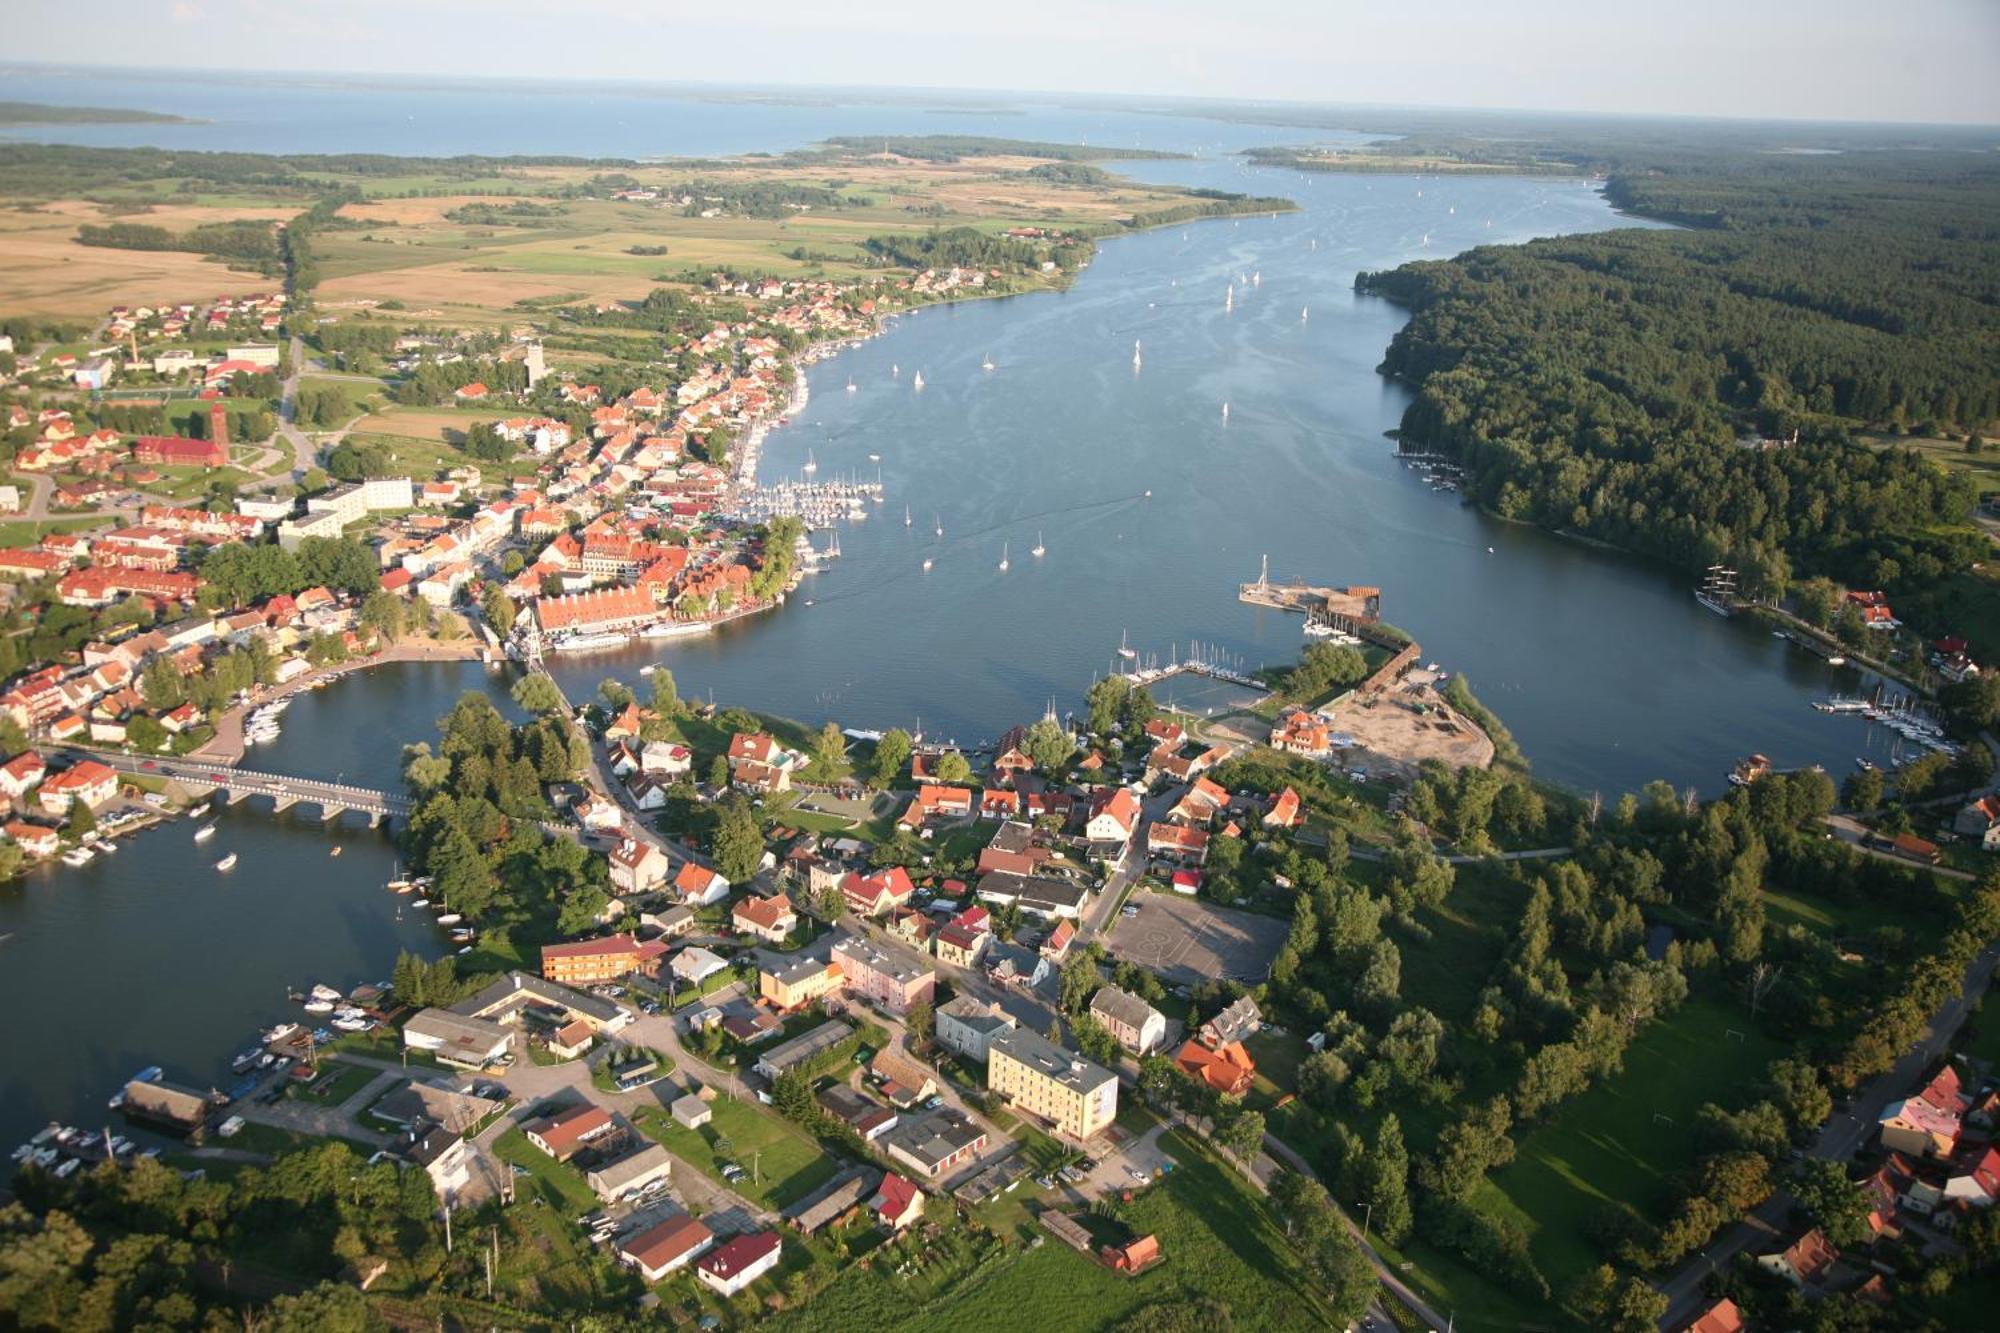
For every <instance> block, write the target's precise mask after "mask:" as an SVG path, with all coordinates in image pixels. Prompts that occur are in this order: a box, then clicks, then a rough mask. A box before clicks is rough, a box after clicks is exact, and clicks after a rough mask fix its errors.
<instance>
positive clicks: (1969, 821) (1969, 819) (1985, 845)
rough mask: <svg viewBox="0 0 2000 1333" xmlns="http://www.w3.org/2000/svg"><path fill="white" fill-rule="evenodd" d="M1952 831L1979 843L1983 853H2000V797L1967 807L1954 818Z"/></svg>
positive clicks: (1991, 797)
mask: <svg viewBox="0 0 2000 1333" xmlns="http://www.w3.org/2000/svg"><path fill="white" fill-rule="evenodd" d="M1951 831H1952V832H1953V833H1956V834H1958V835H1959V836H1960V837H1965V838H1971V839H1972V840H1973V841H1975V842H1977V843H1978V844H1979V850H1981V851H1982V852H2000V795H1994V796H1982V797H1980V798H1979V799H1978V800H1976V801H1974V802H1973V803H1972V804H1971V805H1968V806H1965V807H1964V808H1963V809H1961V810H1960V811H1959V812H1958V814H1957V815H1956V816H1954V817H1953V818H1952V821H1951Z"/></svg>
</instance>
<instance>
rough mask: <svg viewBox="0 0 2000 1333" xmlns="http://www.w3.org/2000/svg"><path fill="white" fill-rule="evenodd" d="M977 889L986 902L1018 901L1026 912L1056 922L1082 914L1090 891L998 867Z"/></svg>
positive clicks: (1058, 880)
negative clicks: (1084, 902) (1058, 919)
mask: <svg viewBox="0 0 2000 1333" xmlns="http://www.w3.org/2000/svg"><path fill="white" fill-rule="evenodd" d="M975 892H976V893H978V895H979V898H980V900H981V901H982V902H988V903H995V904H999V905H1001V906H1005V905H1006V904H1008V903H1017V904H1019V905H1020V908H1021V910H1022V911H1024V912H1030V913H1033V914H1034V915H1035V916H1038V917H1042V918H1043V919H1045V920H1050V921H1053V920H1056V919H1057V918H1060V917H1072V918H1073V917H1079V916H1081V915H1082V914H1083V900H1084V898H1085V897H1086V896H1088V894H1089V892H1090V890H1089V889H1087V888H1085V887H1084V886H1083V885H1081V884H1076V883H1072V882H1071V881H1069V880H1065V879H1049V878H1047V877H1046V876H1042V875H1016V874H1011V873H1009V872H1007V871H1004V870H995V871H993V872H992V873H990V874H985V875H981V876H980V877H979V887H978V888H977V889H976V890H975Z"/></svg>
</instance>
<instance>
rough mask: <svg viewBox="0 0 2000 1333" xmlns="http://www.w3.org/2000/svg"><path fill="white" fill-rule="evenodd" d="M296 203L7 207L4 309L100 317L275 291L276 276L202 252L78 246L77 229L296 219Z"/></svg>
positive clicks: (0, 300)
mask: <svg viewBox="0 0 2000 1333" xmlns="http://www.w3.org/2000/svg"><path fill="white" fill-rule="evenodd" d="M297 211H298V210H297V209H296V208H289V207H284V206H271V207H262V208H247V207H246V208H236V207H228V208H209V207H202V206H198V205H186V204H183V205H169V206H163V207H159V208H155V209H154V210H152V211H151V212H147V213H134V214H124V215H117V216H116V218H115V219H114V218H113V216H112V215H110V214H109V213H108V211H107V210H106V209H103V208H101V207H99V206H98V205H96V204H92V203H88V202H85V201H83V200H79V199H66V200H58V201H56V202H55V203H53V204H49V205H47V206H45V207H41V208H36V209H32V210H29V209H20V210H10V211H6V212H0V310H6V311H8V312H10V313H14V314H27V315H57V316H65V317H75V316H81V315H101V314H103V313H104V312H105V310H107V309H108V308H109V307H111V306H114V305H144V304H154V305H157V304H160V303H163V302H174V301H205V300H210V299H212V298H214V297H217V296H241V295H247V294H249V293H252V292H268V291H270V290H272V289H273V288H274V287H276V286H277V280H276V279H274V278H269V277H266V276H264V275H263V274H261V273H245V272H233V271H231V270H230V269H229V267H228V266H227V265H224V264H222V263H219V262H217V261H215V260H212V259H209V258H207V257H206V256H203V255H197V254H187V253H183V252H180V251H176V250H112V249H106V248H104V247H101V246H92V245H79V244H77V241H76V235H77V229H78V228H79V227H81V226H82V225H84V224H85V223H95V224H101V223H104V222H106V221H110V220H117V221H125V222H136V223H141V224H143V225H146V226H154V227H166V228H168V229H169V230H175V231H182V230H187V229H189V228H192V227H196V226H199V225H201V224H203V223H208V222H232V221H237V220H240V219H243V218H261V217H290V216H291V215H292V214H294V213H296V212H297Z"/></svg>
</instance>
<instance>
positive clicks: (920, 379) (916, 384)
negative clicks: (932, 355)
mask: <svg viewBox="0 0 2000 1333" xmlns="http://www.w3.org/2000/svg"><path fill="white" fill-rule="evenodd" d="M910 387H911V388H912V389H915V390H916V391H917V392H918V393H922V392H923V391H924V372H923V371H921V370H920V371H918V372H917V377H916V379H914V380H912V381H911V382H910Z"/></svg>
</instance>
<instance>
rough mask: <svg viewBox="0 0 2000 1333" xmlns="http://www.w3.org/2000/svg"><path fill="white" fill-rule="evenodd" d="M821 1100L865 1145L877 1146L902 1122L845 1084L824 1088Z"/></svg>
mask: <svg viewBox="0 0 2000 1333" xmlns="http://www.w3.org/2000/svg"><path fill="white" fill-rule="evenodd" d="M818 1099H819V1104H820V1105H821V1106H822V1107H823V1108H825V1110H826V1113H827V1114H828V1115H830V1116H833V1117H834V1118H835V1119H837V1120H839V1121H840V1122H841V1123H842V1124H844V1125H846V1126H847V1127H848V1128H849V1129H852V1130H853V1131H854V1132H855V1133H856V1134H859V1135H860V1136H861V1138H862V1141H863V1142H865V1143H873V1142H874V1141H875V1140H877V1139H879V1138H881V1137H882V1136H883V1135H884V1134H887V1133H888V1132H889V1131H890V1130H892V1129H894V1128H895V1127H896V1124H897V1121H898V1119H899V1117H898V1116H897V1115H896V1113H895V1112H894V1111H892V1110H890V1109H889V1108H888V1107H886V1106H884V1105H882V1104H881V1103H880V1102H876V1101H872V1100H870V1099H869V1098H867V1097H863V1096H862V1095H861V1094H860V1093H858V1092H856V1091H855V1090H854V1089H853V1088H850V1087H848V1086H847V1085H846V1084H845V1083H835V1084H833V1085H831V1086H829V1087H825V1088H821V1089H820V1090H819V1093H818Z"/></svg>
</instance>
